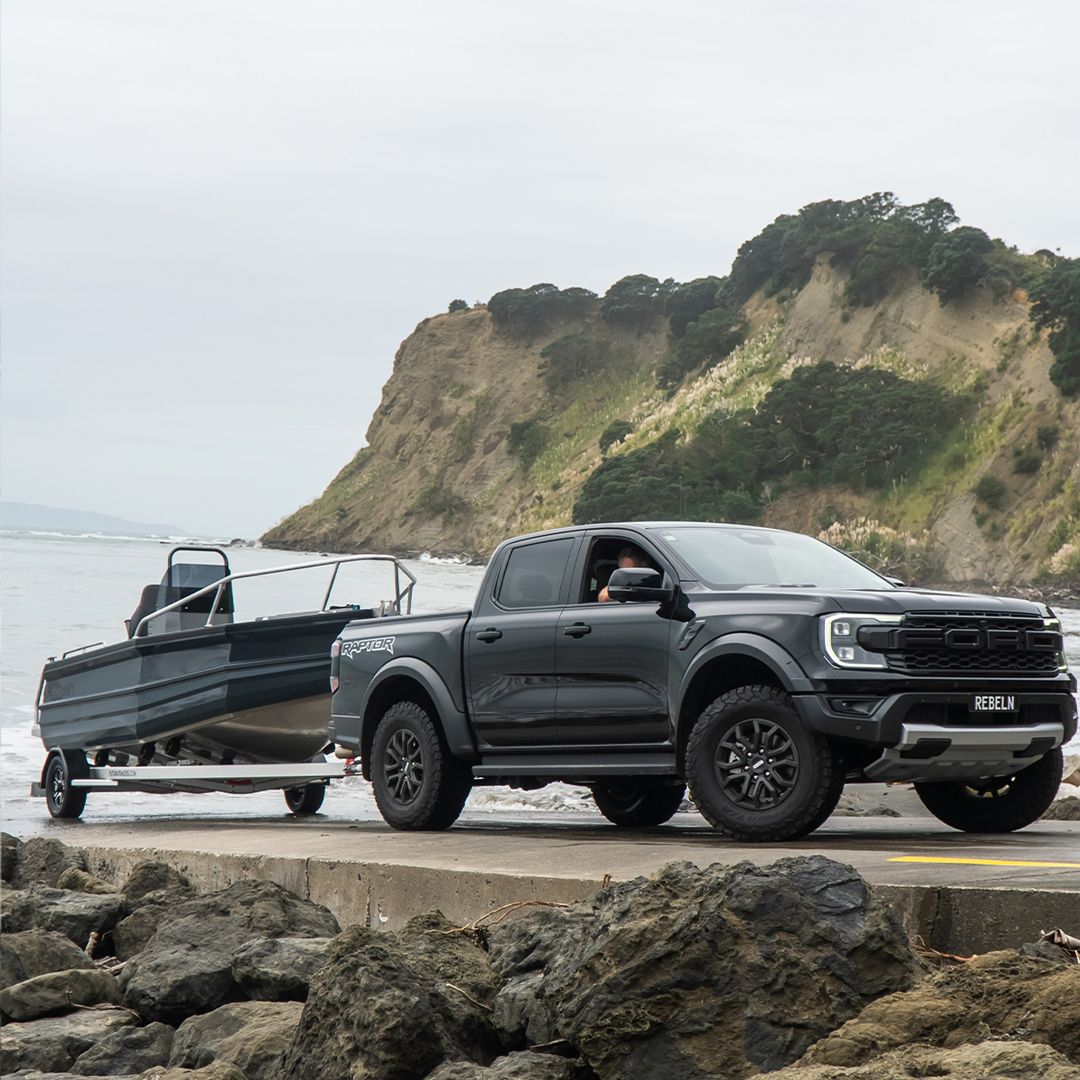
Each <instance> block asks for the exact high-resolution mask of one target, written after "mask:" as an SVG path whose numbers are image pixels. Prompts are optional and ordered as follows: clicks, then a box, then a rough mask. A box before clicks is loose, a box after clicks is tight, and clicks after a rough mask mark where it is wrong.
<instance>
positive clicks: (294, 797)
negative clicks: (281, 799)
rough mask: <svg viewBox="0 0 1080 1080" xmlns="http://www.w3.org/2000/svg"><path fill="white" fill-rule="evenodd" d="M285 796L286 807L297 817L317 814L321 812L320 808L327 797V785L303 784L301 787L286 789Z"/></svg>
mask: <svg viewBox="0 0 1080 1080" xmlns="http://www.w3.org/2000/svg"><path fill="white" fill-rule="evenodd" d="M284 795H285V805H286V806H287V807H288V808H289V809H290V810H291V811H292V812H293V813H294V814H296V815H297V817H302V816H306V815H308V814H316V813H318V811H319V807H320V806H322V804H323V799H324V798H325V797H326V785H325V784H320V783H315V784H303V785H302V786H300V787H291V788H286V789H285V791H284Z"/></svg>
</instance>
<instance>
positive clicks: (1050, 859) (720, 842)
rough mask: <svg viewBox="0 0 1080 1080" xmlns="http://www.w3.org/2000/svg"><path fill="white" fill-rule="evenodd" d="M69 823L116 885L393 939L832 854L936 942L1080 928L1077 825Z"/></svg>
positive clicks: (70, 835) (970, 945)
mask: <svg viewBox="0 0 1080 1080" xmlns="http://www.w3.org/2000/svg"><path fill="white" fill-rule="evenodd" d="M55 825H56V826H57V827H55V828H53V829H49V830H48V832H49V834H50V835H54V836H57V837H58V838H59V839H62V840H64V842H66V843H69V844H74V845H77V846H79V847H82V848H84V849H85V850H86V852H87V856H88V859H89V862H90V868H91V870H93V871H94V872H95V873H98V874H100V875H102V876H103V877H106V878H109V879H113V880H117V879H119V878H120V877H122V876H123V875H124V874H126V872H127V871H128V869H130V867H131V866H133V865H134V864H135V863H137V862H139V861H141V860H143V859H146V858H151V857H153V858H160V859H163V860H165V861H166V862H168V863H170V864H172V865H173V866H175V867H177V868H178V869H180V870H182V871H183V872H184V873H186V874H187V875H188V876H189V877H190V878H191V879H192V881H193V883H195V884H196V885H197V886H198V887H199V888H201V889H213V888H220V887H224V886H225V885H228V884H230V883H231V882H233V881H236V880H239V879H242V878H246V877H255V878H264V879H268V880H272V881H276V882H278V883H279V884H281V885H283V886H286V887H287V888H289V889H292V890H294V891H295V892H297V893H299V894H300V895H302V896H306V897H310V898H311V899H313V900H316V901H318V902H320V903H322V904H325V905H326V906H327V907H329V908H330V909H331V910H332V911H333V912H334V913H335V914H336V915H337V916H338V918H339V920H340V921H341V922H342V924H343V925H347V924H354V923H362V924H366V925H370V926H373V927H381V928H386V929H393V928H395V927H398V926H400V925H402V923H404V922H405V921H406V920H407V919H408V918H410V917H411V916H413V915H415V914H417V913H418V912H421V911H426V910H430V909H432V908H439V909H441V910H442V911H443V912H444V913H445V914H446V915H447V916H448V917H449V918H450V919H452V920H454V921H456V922H460V923H462V924H464V923H466V922H468V921H470V920H472V919H475V918H477V917H478V916H480V915H483V914H484V913H485V912H488V911H491V910H492V909H493V908H496V907H499V906H500V905H503V904H507V903H510V902H512V901H518V900H555V901H573V900H578V899H581V898H583V897H586V896H588V895H590V894H592V893H594V892H595V891H596V890H597V889H598V888H599V887H600V886H601V885H602V884H603V883H604V882H605V881H620V880H626V879H629V878H633V877H637V876H638V875H647V874H651V873H653V872H654V871H655V870H657V869H658V868H659V867H661V866H663V865H664V864H665V863H668V862H672V861H676V860H683V859H685V860H689V861H691V862H694V863H696V864H698V865H701V866H705V865H708V864H710V863H716V862H720V863H725V864H734V863H737V862H739V861H740V860H743V859H748V860H750V861H752V862H755V863H760V864H763V863H770V862H774V861H775V860H777V859H781V858H784V857H786V856H791V855H811V854H815V853H817V854H822V855H827V856H829V857H830V858H834V859H837V860H839V861H841V862H845V863H849V864H851V865H852V866H854V867H855V868H856V869H857V870H858V871H859V872H860V873H861V874H862V875H863V877H864V878H866V879H867V880H868V881H869V882H870V883H871V884H872V885H874V886H875V887H878V888H880V890H881V892H882V893H883V894H885V895H887V896H888V898H889V899H890V900H891V901H892V902H893V903H894V904H895V906H896V908H897V910H898V911H899V913H900V915H901V917H902V918H903V920H904V921H905V923H906V924H907V926H908V928H909V930H910V931H911V932H912V933H913V934H918V935H920V936H921V937H922V939H923V940H924V942H925V943H926V944H927V945H929V946H931V947H934V948H938V949H942V950H945V951H949V952H961V953H970V952H981V951H989V950H992V949H996V948H1006V947H1013V946H1018V945H1021V944H1023V943H1024V942H1028V941H1034V940H1035V939H1036V938H1037V937H1038V934H1039V932H1040V931H1041V930H1049V929H1051V928H1053V927H1062V928H1064V929H1066V930H1069V931H1070V932H1071V933H1073V934H1078V933H1080V823H1076V822H1040V823H1038V824H1036V825H1034V826H1031V827H1029V828H1028V829H1025V830H1023V831H1022V832H1018V833H1011V834H1008V835H1005V836H970V835H965V834H962V833H958V832H955V831H954V830H952V829H948V828H946V827H945V826H943V825H941V824H940V823H938V822H936V821H934V820H933V819H928V818H906V817H905V818H889V817H866V818H833V819H832V820H831V821H829V822H828V823H826V825H825V826H824V827H823V828H822V829H820V830H819V831H818V832H816V833H815V834H814V835H813V836H812V837H810V838H809V839H807V840H804V841H801V842H799V843H795V844H762V845H753V844H750V845H748V844H736V843H733V842H730V841H726V840H724V839H723V838H722V837H720V836H718V835H717V834H716V833H715V832H713V830H711V829H710V828H708V827H707V826H705V825H704V823H703V822H702V821H701V818H700V817H697V816H696V815H693V814H678V815H676V817H675V818H674V819H673V820H672V822H671V823H670V824H669V825H666V826H663V827H660V828H656V829H642V830H628V829H617V828H615V827H613V826H610V825H607V824H605V823H600V821H599V819H598V818H597V817H596V816H589V815H585V814H567V813H559V814H557V815H549V816H545V815H543V814H533V813H530V814H528V815H524V814H520V815H514V816H509V817H499V818H490V819H489V818H488V816H487V815H484V816H483V818H481V816H480V815H472V816H469V817H467V818H465V819H463V820H462V821H461V822H460V823H459V824H458V825H457V826H455V827H454V828H453V829H451V830H449V831H447V832H443V833H400V832H394V831H392V830H390V829H389V828H387V827H386V826H385V825H384V824H383V823H382V822H373V821H362V822H359V823H349V822H343V821H337V820H332V819H324V818H322V817H321V816H320V817H314V818H310V819H293V818H289V817H282V818H269V817H268V818H261V819H250V818H249V819H228V818H217V819H215V820H213V821H205V820H203V821H192V820H173V819H162V818H156V819H155V820H153V821H146V820H143V821H139V820H132V821H130V822H124V823H99V824H94V823H92V822H89V821H88V822H85V823H72V824H71V825H70V826H69V825H67V824H66V823H65V825H64V826H62V827H61V826H60V823H55Z"/></svg>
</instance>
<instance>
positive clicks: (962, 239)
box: [922, 225, 994, 304]
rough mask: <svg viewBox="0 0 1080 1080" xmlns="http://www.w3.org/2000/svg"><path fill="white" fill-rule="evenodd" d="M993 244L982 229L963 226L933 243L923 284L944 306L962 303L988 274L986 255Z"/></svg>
mask: <svg viewBox="0 0 1080 1080" xmlns="http://www.w3.org/2000/svg"><path fill="white" fill-rule="evenodd" d="M993 249H994V243H993V241H992V240H991V239H990V237H989V236H987V235H986V233H984V232H983V231H982V229H975V228H972V227H971V226H970V225H962V226H961V227H960V228H959V229H953V230H952V232H947V233H945V234H944V235H943V236H941V237H940V238H939V239H938V240H936V241H935V242H934V245H933V247H931V248H930V253H929V255H928V256H927V258H926V262H925V264H924V265H923V268H922V279H923V284H924V285H925V286H926V287H927V288H928V289H929V290H930V291H931V292H936V293H937V294H938V298H939V299H940V300H941V302H942V303H943V304H947V303H949V302H950V301H952V300H959V299H961V297H963V296H964V295H965V293H967V292H968V291H969V290H971V289H973V288H975V286H976V285H978V283H979V281H980V280H981V279H982V277H983V274H985V273H986V268H987V261H986V260H987V256H988V255H989V254H990V252H991V251H992V250H993Z"/></svg>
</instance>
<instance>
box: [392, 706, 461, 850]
mask: <svg viewBox="0 0 1080 1080" xmlns="http://www.w3.org/2000/svg"><path fill="white" fill-rule="evenodd" d="M371 781H372V786H373V787H374V789H375V802H376V803H377V804H378V807H379V813H381V814H382V816H383V820H385V821H386V823H387V824H388V825H391V826H393V827H394V828H395V829H446V828H449V826H451V825H452V824H453V823H454V822H455V821H456V820H457V818H458V815H459V814H460V813H461V811H462V808H463V807H464V806H465V800H466V799H467V798H468V797H469V792H470V791H471V790H472V772H471V770H470V769H469V766H468V765H466V764H465V763H463V762H461V761H457V760H455V758H454V757H453V756H452V755H451V754H450V750H449V748H448V747H447V745H446V740H445V739H444V738H443V735H442V731H441V729H440V728H439V727H438V724H437V721H436V720H435V718H434V717H433V716H432V715H431V714H430V713H429V712H428V710H427V709H426V708H425V707H424V706H422V705H419V704H417V703H416V702H414V701H399V702H397V703H396V704H394V705H391V706H390V707H389V708H388V709H387V710H386V712H385V713H384V714H383V717H382V719H381V720H380V721H379V726H378V727H377V728H376V729H375V739H374V741H373V742H372V746H371Z"/></svg>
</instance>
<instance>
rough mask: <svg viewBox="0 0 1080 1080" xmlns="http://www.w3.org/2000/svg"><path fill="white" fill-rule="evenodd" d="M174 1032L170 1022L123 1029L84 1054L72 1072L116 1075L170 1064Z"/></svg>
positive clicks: (88, 1074)
mask: <svg viewBox="0 0 1080 1080" xmlns="http://www.w3.org/2000/svg"><path fill="white" fill-rule="evenodd" d="M174 1034H175V1033H174V1030H173V1029H172V1028H171V1027H169V1025H168V1024H147V1025H146V1027H129V1028H120V1030H119V1031H114V1032H113V1033H112V1034H111V1035H106V1036H105V1038H104V1039H102V1040H101V1042H99V1043H97V1044H96V1045H95V1046H91V1047H90V1049H89V1050H87V1051H85V1052H84V1053H82V1054H80V1055H79V1057H78V1058H77V1059H76V1061H75V1064H74V1065H73V1066H72V1067H71V1071H72V1072H73V1073H75V1074H77V1075H79V1076H116V1075H118V1074H120V1073H140V1072H143V1071H144V1070H145V1069H149V1068H152V1067H153V1066H156V1065H160V1066H164V1065H168V1063H169V1054H170V1053H172V1044H173V1035H174Z"/></svg>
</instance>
